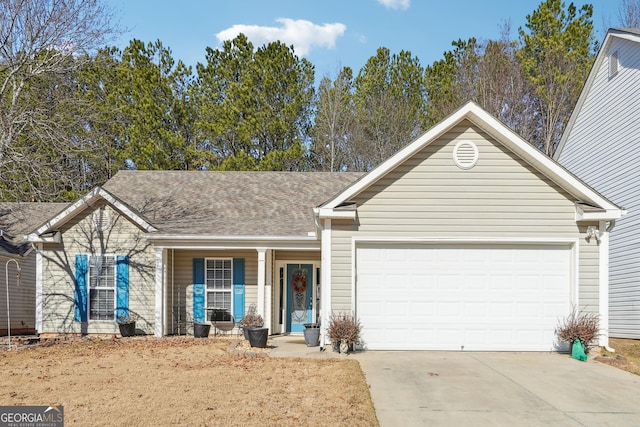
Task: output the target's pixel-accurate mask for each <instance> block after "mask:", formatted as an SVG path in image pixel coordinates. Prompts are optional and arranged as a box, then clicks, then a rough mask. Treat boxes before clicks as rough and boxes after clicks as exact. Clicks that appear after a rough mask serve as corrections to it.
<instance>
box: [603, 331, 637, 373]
mask: <svg viewBox="0 0 640 427" xmlns="http://www.w3.org/2000/svg"><path fill="white" fill-rule="evenodd" d="M609 346H610V347H612V348H613V349H614V350H615V353H610V352H608V351H606V350H605V349H601V351H600V355H598V356H596V357H595V358H594V359H595V360H597V361H598V362H602V363H606V364H607V365H612V366H615V367H616V368H620V369H623V370H625V371H629V372H631V373H633V374H636V375H640V340H632V339H625V338H609Z"/></svg>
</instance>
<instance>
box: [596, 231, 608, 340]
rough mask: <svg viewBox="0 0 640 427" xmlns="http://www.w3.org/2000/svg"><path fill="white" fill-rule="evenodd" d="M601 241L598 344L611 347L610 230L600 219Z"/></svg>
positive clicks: (599, 250)
mask: <svg viewBox="0 0 640 427" xmlns="http://www.w3.org/2000/svg"><path fill="white" fill-rule="evenodd" d="M599 229H600V230H599V231H600V242H599V243H598V255H599V258H600V263H599V266H598V275H599V277H598V279H599V280H598V282H599V284H600V286H599V290H600V294H599V295H598V301H599V302H600V307H599V313H600V337H599V340H598V341H599V342H598V345H599V346H601V347H605V348H607V349H608V348H609V232H608V231H607V222H606V221H600V224H599Z"/></svg>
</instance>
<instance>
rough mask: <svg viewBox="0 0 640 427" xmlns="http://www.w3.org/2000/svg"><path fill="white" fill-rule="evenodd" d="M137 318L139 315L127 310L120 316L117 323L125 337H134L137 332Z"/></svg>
mask: <svg viewBox="0 0 640 427" xmlns="http://www.w3.org/2000/svg"><path fill="white" fill-rule="evenodd" d="M136 320H138V315H137V314H135V313H131V312H129V311H127V312H126V313H124V314H121V315H119V316H118V319H117V320H116V323H117V324H118V328H119V329H120V335H122V336H123V337H132V336H134V335H135V334H136Z"/></svg>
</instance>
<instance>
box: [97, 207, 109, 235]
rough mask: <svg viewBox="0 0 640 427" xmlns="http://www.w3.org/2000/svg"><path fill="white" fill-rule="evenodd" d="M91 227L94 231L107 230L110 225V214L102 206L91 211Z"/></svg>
mask: <svg viewBox="0 0 640 427" xmlns="http://www.w3.org/2000/svg"><path fill="white" fill-rule="evenodd" d="M93 227H94V228H95V230H96V231H107V230H108V229H109V227H111V215H109V211H107V210H105V209H104V208H101V209H98V210H97V211H95V212H94V213H93Z"/></svg>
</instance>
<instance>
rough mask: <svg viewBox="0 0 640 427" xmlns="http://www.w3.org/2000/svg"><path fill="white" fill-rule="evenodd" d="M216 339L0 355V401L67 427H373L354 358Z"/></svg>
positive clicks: (84, 344) (77, 345)
mask: <svg viewBox="0 0 640 427" xmlns="http://www.w3.org/2000/svg"><path fill="white" fill-rule="evenodd" d="M234 343H235V341H231V340H229V339H223V338H209V339H193V338H163V339H154V338H145V337H141V338H129V339H111V340H98V339H91V340H89V339H82V340H75V341H70V342H63V343H58V344H55V345H49V346H46V345H40V346H24V347H19V348H18V349H11V350H0V372H1V374H2V387H0V405H11V406H14V405H63V406H64V417H65V425H86V426H102V425H104V426H151V425H153V426H160V425H172V426H173V425H183V426H218V425H224V426H264V425H314V426H319V425H341V424H348V425H353V426H377V425H378V421H377V419H376V415H375V410H374V408H373V404H372V402H371V397H370V394H369V389H368V387H367V384H366V382H365V379H364V376H363V374H362V371H361V370H360V365H359V364H358V361H357V360H353V359H348V358H345V359H322V360H316V359H293V358H290V359H286V358H285V359H280V358H270V357H268V356H266V355H265V354H264V353H262V354H260V353H258V354H253V353H247V352H246V350H243V348H244V349H246V346H244V345H241V346H240V347H236V346H235V344H234Z"/></svg>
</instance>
